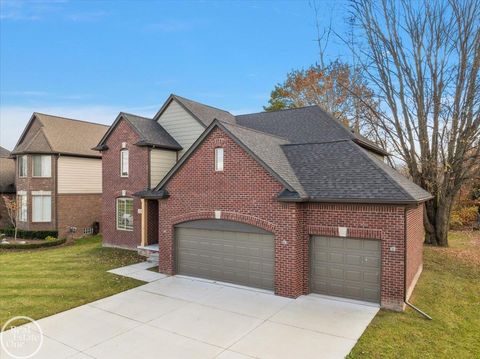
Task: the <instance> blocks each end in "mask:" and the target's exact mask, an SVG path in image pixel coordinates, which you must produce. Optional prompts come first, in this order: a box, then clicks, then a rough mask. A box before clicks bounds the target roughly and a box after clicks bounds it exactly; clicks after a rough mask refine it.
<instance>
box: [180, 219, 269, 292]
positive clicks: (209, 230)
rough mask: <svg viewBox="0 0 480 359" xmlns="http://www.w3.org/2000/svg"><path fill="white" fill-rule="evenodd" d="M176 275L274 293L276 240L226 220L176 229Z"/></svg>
mask: <svg viewBox="0 0 480 359" xmlns="http://www.w3.org/2000/svg"><path fill="white" fill-rule="evenodd" d="M175 241H176V266H177V273H178V274H182V275H188V276H194V277H200V278H207V279H213V280H218V281H222V282H230V283H236V284H240V285H245V286H250V287H256V288H263V289H269V290H273V288H274V270H275V254H274V237H273V234H271V233H269V232H266V231H264V230H263V229H260V228H257V227H253V226H250V225H246V224H243V223H238V222H231V221H224V220H198V221H192V222H186V223H182V224H180V225H177V226H176V227H175Z"/></svg>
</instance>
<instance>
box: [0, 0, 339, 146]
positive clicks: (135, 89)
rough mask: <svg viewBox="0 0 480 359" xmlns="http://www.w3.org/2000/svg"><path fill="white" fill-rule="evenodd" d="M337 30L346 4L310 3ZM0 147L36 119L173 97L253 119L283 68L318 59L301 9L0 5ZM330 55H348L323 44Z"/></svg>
mask: <svg viewBox="0 0 480 359" xmlns="http://www.w3.org/2000/svg"><path fill="white" fill-rule="evenodd" d="M317 3H318V4H319V9H320V15H319V18H320V21H321V23H322V24H325V25H328V21H329V18H330V17H332V18H333V19H334V20H333V26H334V28H335V30H336V31H339V32H341V31H343V29H344V25H343V21H344V16H345V15H346V5H345V3H344V2H336V1H334V0H324V1H317ZM0 4H1V8H0V143H1V145H2V146H4V147H7V148H8V149H12V148H13V147H14V145H15V143H16V140H17V139H18V137H19V135H20V133H21V131H22V129H23V128H24V126H25V124H26V123H27V121H28V119H29V117H30V115H31V113H32V112H33V111H39V112H46V113H51V114H56V115H63V116H67V117H73V118H78V119H83V120H88V121H94V122H100V123H106V124H110V123H111V122H112V121H113V120H114V119H115V117H116V114H117V113H118V112H119V111H127V112H133V113H137V114H140V115H146V116H152V115H153V114H154V113H155V112H156V110H158V109H159V108H160V106H161V105H162V103H163V101H164V100H165V99H166V98H167V97H168V95H169V94H170V93H176V94H179V95H182V96H185V97H188V98H191V99H194V100H198V101H201V102H203V103H206V104H209V105H212V106H216V107H221V108H224V109H227V110H229V111H231V112H233V113H235V114H239V113H248V112H257V111H261V110H262V106H263V105H265V104H266V103H267V101H268V98H269V94H270V91H271V90H272V89H273V87H274V85H275V84H276V83H278V82H280V81H282V80H283V79H284V78H285V75H286V73H287V72H289V71H290V70H291V69H296V68H302V67H307V66H309V65H311V64H313V63H315V62H316V61H317V58H318V48H317V46H316V43H315V41H314V39H315V36H316V30H315V16H314V14H313V10H312V7H311V6H310V5H309V2H308V1H307V0H306V1H300V0H299V1H148V0H138V1H125V0H119V1H101V0H99V1H93V0H83V1H62V0H57V1H55V0H52V1H18V0H0ZM329 56H330V57H331V58H334V57H337V56H339V57H344V56H348V54H346V53H345V52H343V48H342V46H340V45H339V44H336V43H335V41H332V42H331V46H330V52H329Z"/></svg>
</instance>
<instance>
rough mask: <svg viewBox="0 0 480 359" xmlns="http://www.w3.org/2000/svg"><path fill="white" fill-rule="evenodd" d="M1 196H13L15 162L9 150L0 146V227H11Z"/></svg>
mask: <svg viewBox="0 0 480 359" xmlns="http://www.w3.org/2000/svg"><path fill="white" fill-rule="evenodd" d="M3 196H8V197H10V198H15V162H14V161H13V159H12V158H10V151H8V150H7V149H5V148H3V147H1V146H0V229H1V228H9V227H12V223H11V221H10V217H9V216H8V213H7V208H6V207H5V201H4V200H3Z"/></svg>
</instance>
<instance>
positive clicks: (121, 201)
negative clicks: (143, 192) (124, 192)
mask: <svg viewBox="0 0 480 359" xmlns="http://www.w3.org/2000/svg"><path fill="white" fill-rule="evenodd" d="M117 229H118V230H120V231H133V199H132V198H125V197H122V198H117Z"/></svg>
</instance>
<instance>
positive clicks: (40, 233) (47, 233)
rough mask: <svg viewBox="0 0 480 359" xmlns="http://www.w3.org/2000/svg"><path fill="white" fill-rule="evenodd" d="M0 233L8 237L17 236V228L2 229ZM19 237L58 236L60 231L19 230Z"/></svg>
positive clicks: (42, 237)
mask: <svg viewBox="0 0 480 359" xmlns="http://www.w3.org/2000/svg"><path fill="white" fill-rule="evenodd" d="M0 233H4V234H5V235H6V236H8V237H13V236H15V228H4V229H0ZM17 237H18V238H24V239H45V238H46V237H54V238H57V237H58V231H24V230H23V229H19V230H17Z"/></svg>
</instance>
